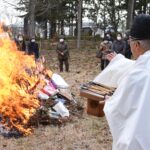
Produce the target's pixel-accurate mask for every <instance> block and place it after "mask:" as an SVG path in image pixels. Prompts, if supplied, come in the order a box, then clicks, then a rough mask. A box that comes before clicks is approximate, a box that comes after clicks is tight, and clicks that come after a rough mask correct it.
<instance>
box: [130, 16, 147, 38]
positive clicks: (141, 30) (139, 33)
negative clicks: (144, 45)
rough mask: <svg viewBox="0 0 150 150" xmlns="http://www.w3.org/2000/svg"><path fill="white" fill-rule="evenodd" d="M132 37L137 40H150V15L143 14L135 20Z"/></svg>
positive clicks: (131, 31) (131, 32)
mask: <svg viewBox="0 0 150 150" xmlns="http://www.w3.org/2000/svg"><path fill="white" fill-rule="evenodd" d="M130 36H131V38H133V39H137V40H146V39H150V15H145V14H141V15H138V16H136V17H135V18H134V21H133V24H132V26H131V30H130Z"/></svg>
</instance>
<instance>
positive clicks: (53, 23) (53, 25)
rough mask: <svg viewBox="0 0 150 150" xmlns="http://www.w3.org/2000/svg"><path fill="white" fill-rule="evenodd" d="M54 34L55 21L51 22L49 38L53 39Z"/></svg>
mask: <svg viewBox="0 0 150 150" xmlns="http://www.w3.org/2000/svg"><path fill="white" fill-rule="evenodd" d="M55 34H56V21H51V30H50V37H51V38H53V37H54V36H55Z"/></svg>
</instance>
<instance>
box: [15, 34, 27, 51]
mask: <svg viewBox="0 0 150 150" xmlns="http://www.w3.org/2000/svg"><path fill="white" fill-rule="evenodd" d="M15 42H16V45H17V48H18V50H20V51H24V52H26V44H25V41H24V38H23V36H22V35H19V36H18V38H17V39H16V40H15Z"/></svg>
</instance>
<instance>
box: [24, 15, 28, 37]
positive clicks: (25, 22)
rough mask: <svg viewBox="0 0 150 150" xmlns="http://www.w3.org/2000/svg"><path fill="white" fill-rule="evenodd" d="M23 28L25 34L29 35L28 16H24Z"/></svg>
mask: <svg viewBox="0 0 150 150" xmlns="http://www.w3.org/2000/svg"><path fill="white" fill-rule="evenodd" d="M23 30H24V35H25V36H27V35H28V17H27V16H26V17H24V26H23Z"/></svg>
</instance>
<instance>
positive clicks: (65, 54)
mask: <svg viewBox="0 0 150 150" xmlns="http://www.w3.org/2000/svg"><path fill="white" fill-rule="evenodd" d="M56 51H57V54H58V60H59V69H60V72H63V64H65V70H66V71H67V72H69V62H68V58H69V50H68V45H67V43H66V42H65V41H64V38H60V39H59V43H58V44H57V48H56Z"/></svg>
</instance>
